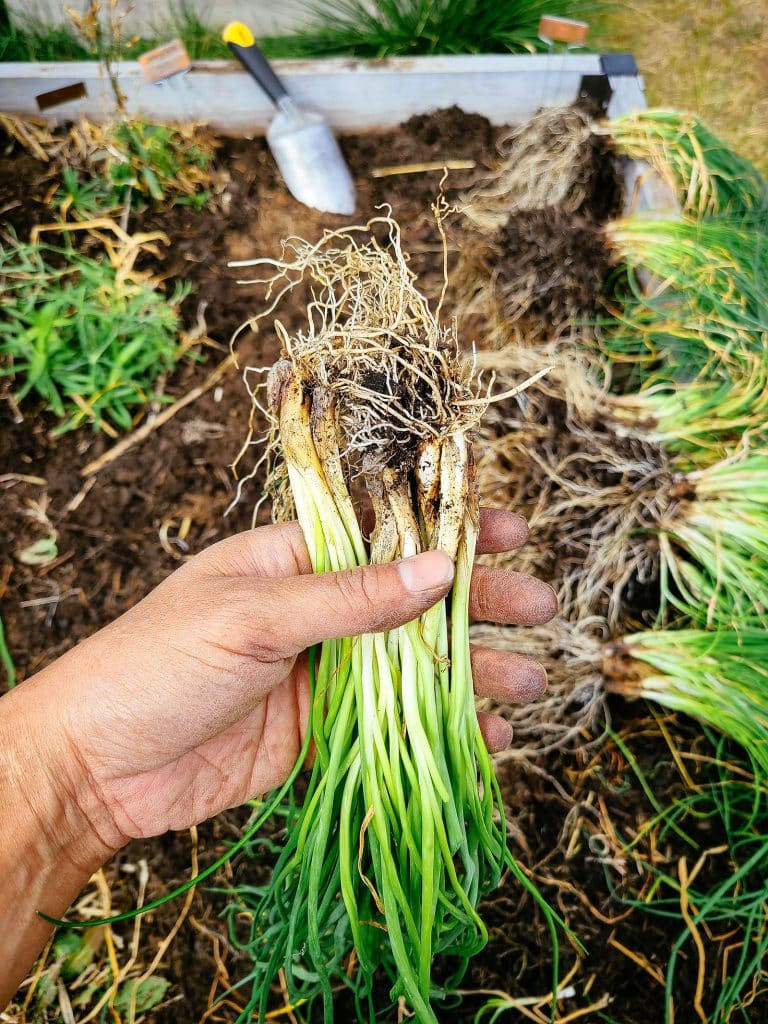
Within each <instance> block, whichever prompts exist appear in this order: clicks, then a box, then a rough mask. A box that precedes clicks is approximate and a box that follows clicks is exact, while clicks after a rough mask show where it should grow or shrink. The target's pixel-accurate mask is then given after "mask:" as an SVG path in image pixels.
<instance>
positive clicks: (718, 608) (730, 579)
mask: <svg viewBox="0 0 768 1024" xmlns="http://www.w3.org/2000/svg"><path fill="white" fill-rule="evenodd" d="M673 490H674V491H675V492H676V495H677V500H675V501H674V503H673V505H672V507H671V508H670V510H669V511H668V513H667V515H666V516H665V517H664V519H663V520H662V521H661V523H660V524H659V527H658V538H659V550H660V557H661V592H662V609H661V610H662V613H663V611H664V608H665V606H666V605H667V604H672V605H674V606H675V607H677V608H678V609H679V610H680V611H682V612H683V613H684V614H686V615H687V616H689V617H691V618H693V619H694V620H695V621H698V622H699V623H700V624H702V625H704V624H712V622H714V621H717V619H718V618H719V619H723V618H726V620H730V621H731V622H734V623H735V624H738V623H739V622H740V621H742V620H743V619H745V618H751V619H753V620H754V621H755V622H762V623H764V624H766V625H768V454H766V453H765V451H760V452H755V453H747V454H746V455H745V456H742V457H738V458H731V459H726V460H724V461H723V462H721V463H718V464H716V465H714V466H710V467H708V468H706V469H703V470H698V471H696V472H691V473H688V474H687V475H685V476H682V477H681V478H680V479H679V480H678V481H677V483H676V484H675V485H674V488H673Z"/></svg>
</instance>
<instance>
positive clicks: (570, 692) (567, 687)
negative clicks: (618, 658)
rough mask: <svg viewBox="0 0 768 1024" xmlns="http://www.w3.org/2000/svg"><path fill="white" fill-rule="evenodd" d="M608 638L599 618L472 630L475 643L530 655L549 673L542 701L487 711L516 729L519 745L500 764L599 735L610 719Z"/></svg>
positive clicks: (605, 625) (496, 706)
mask: <svg viewBox="0 0 768 1024" xmlns="http://www.w3.org/2000/svg"><path fill="white" fill-rule="evenodd" d="M609 636H610V630H609V627H608V623H607V622H606V621H605V620H604V619H602V618H600V617H599V616H592V617H590V618H586V619H583V620H580V621H578V622H572V621H568V620H567V619H564V618H561V617H558V618H557V619H554V620H553V621H552V622H550V623H548V624H547V625H546V626H537V627H535V628H532V629H519V628H511V627H509V626H492V625H477V626H473V627H472V630H471V639H472V642H473V643H476V644H478V645H479V646H482V647H494V648H498V649H500V650H510V651H514V652H515V653H518V654H526V655H528V657H531V658H533V659H535V660H536V661H540V662H542V663H544V664H545V666H546V669H547V677H548V685H547V690H546V693H545V694H544V696H543V697H541V698H540V699H539V700H536V701H532V702H530V703H527V704H495V703H491V702H488V710H492V711H494V712H496V713H497V714H501V715H503V716H504V718H506V719H507V720H508V721H509V722H511V723H512V726H513V728H514V730H515V743H514V744H513V745H512V746H511V747H510V748H508V749H507V750H506V751H504V753H502V754H500V755H498V757H497V760H519V761H525V760H532V759H536V758H538V757H541V756H542V755H544V754H546V753H548V752H550V751H552V750H558V749H562V748H564V747H569V746H575V745H578V746H579V747H582V746H583V744H584V738H585V735H586V734H593V735H594V732H595V729H596V727H597V725H598V723H599V722H601V721H602V720H605V718H606V709H605V688H604V683H603V674H602V661H603V654H604V652H603V647H604V644H605V642H606V641H607V640H608V638H609ZM594 742H599V737H596V738H595V740H594Z"/></svg>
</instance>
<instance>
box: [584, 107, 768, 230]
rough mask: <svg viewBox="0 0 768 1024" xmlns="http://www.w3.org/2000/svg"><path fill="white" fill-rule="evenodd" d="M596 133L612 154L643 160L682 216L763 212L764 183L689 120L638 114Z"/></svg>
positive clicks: (767, 185)
mask: <svg viewBox="0 0 768 1024" xmlns="http://www.w3.org/2000/svg"><path fill="white" fill-rule="evenodd" d="M596 131H598V132H604V133H607V134H608V135H609V136H610V137H611V138H612V139H613V141H614V143H615V145H616V148H617V150H618V151H619V152H620V153H622V154H623V155H624V156H626V157H629V158H630V159H632V160H643V161H645V162H646V163H648V164H650V166H651V167H652V168H653V169H654V170H655V171H656V172H657V173H658V174H659V175H660V176H661V177H662V178H663V179H664V180H665V181H667V182H668V183H669V184H670V186H671V187H672V188H673V189H674V191H675V192H676V194H677V195H678V197H679V200H680V203H681V205H682V207H683V210H684V211H685V212H686V213H691V214H696V215H699V216H709V215H712V214H723V213H726V214H737V215H738V214H741V213H748V212H751V211H755V210H759V209H762V208H765V207H766V206H768V182H766V180H765V179H764V178H763V176H762V175H761V173H760V171H759V170H758V169H757V168H756V167H755V166H754V164H752V163H750V162H749V160H746V159H744V157H741V156H739V155H738V154H737V153H734V151H733V150H732V149H731V148H730V147H729V146H728V145H727V144H726V143H725V142H723V141H722V139H720V138H718V136H717V135H715V134H714V132H712V131H710V130H709V129H708V128H707V127H706V126H705V125H703V124H702V123H701V121H700V120H699V119H698V118H697V117H695V116H694V115H692V114H684V113H680V112H679V111H675V110H640V111H636V112H634V113H632V114H626V115H624V116H623V117H619V118H616V119H615V120H613V121H610V122H609V123H608V124H606V125H603V126H602V127H600V128H597V129H596Z"/></svg>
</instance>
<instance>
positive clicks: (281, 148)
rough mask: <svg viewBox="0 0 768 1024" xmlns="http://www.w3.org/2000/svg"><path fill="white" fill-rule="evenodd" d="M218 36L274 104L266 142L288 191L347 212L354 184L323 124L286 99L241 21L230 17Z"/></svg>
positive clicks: (316, 205)
mask: <svg viewBox="0 0 768 1024" xmlns="http://www.w3.org/2000/svg"><path fill="white" fill-rule="evenodd" d="M223 38H224V42H225V43H227V44H228V46H229V48H230V50H231V51H232V52H233V53H234V54H235V56H236V57H237V58H238V60H240V61H241V62H242V64H243V66H244V67H245V69H246V70H247V71H249V72H250V73H251V75H253V77H254V78H255V79H256V81H257V82H258V84H259V85H260V86H261V88H262V89H263V90H264V92H265V93H266V94H267V96H269V98H270V99H271V100H272V102H273V103H274V105H275V107H277V114H276V116H275V118H274V120H273V121H272V124H270V126H269V128H268V129H267V143H268V144H269V148H270V149H271V150H272V155H273V156H274V158H275V161H276V162H277V166H278V167H279V168H280V172H281V174H282V175H283V178H284V179H285V183H286V185H287V186H288V189H289V191H290V192H291V193H292V194H293V195H294V196H295V197H296V198H297V199H298V200H299V201H300V202H302V203H305V204H306V205H307V206H313V207H314V208H315V209H316V210H324V211H326V212H327V213H345V214H349V213H352V212H353V211H354V209H355V185H354V182H353V181H352V175H351V174H350V173H349V168H348V167H347V165H346V162H345V160H344V157H343V156H342V154H341V150H340V149H339V144H338V142H337V141H336V139H335V137H334V135H333V132H332V131H331V129H330V127H329V125H328V124H327V122H326V121H325V120H324V119H323V118H322V117H321V115H320V114H317V113H315V112H314V111H311V110H302V108H301V107H299V106H298V105H297V104H296V103H295V102H294V100H292V99H291V97H290V96H289V95H288V91H287V89H286V88H285V86H284V85H283V83H282V82H281V81H280V79H279V78H278V77H277V75H276V74H275V72H274V71H273V70H272V67H271V66H270V64H269V61H268V60H267V58H266V57H265V56H264V54H263V53H262V52H261V50H260V49H259V48H258V46H257V45H256V40H255V39H254V38H253V33H252V32H251V30H250V29H249V28H248V27H247V26H246V25H243V23H242V22H240V21H233V22H232V23H231V24H229V25H227V27H226V28H225V29H224V33H223Z"/></svg>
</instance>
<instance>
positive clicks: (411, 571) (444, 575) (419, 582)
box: [397, 551, 453, 594]
mask: <svg viewBox="0 0 768 1024" xmlns="http://www.w3.org/2000/svg"><path fill="white" fill-rule="evenodd" d="M397 570H398V572H399V573H400V579H401V580H402V581H403V586H404V587H405V589H406V590H409V591H410V592H411V593H412V594H421V593H423V592H424V591H425V590H435V589H437V587H444V586H445V584H446V583H450V582H451V581H452V580H453V562H452V561H451V559H450V558H449V557H448V555H446V554H445V552H444V551H424V552H423V553H422V554H420V555H413V556H412V557H411V558H404V559H403V560H402V561H401V562H398V563H397Z"/></svg>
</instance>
